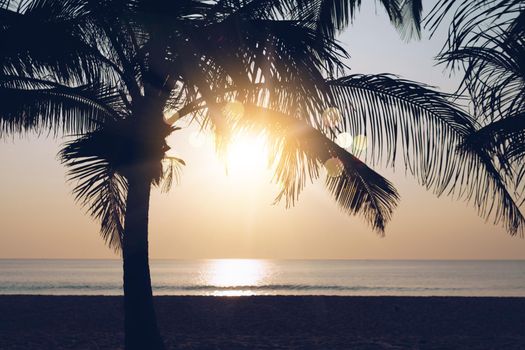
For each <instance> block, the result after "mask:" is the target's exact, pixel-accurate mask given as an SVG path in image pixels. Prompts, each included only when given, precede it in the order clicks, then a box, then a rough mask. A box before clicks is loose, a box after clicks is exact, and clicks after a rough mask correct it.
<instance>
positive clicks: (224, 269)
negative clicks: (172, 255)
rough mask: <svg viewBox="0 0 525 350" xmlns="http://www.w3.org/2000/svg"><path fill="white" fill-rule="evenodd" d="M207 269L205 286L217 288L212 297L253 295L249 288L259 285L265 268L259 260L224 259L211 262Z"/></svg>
mask: <svg viewBox="0 0 525 350" xmlns="http://www.w3.org/2000/svg"><path fill="white" fill-rule="evenodd" d="M210 264H211V266H209V268H208V269H207V271H208V272H207V276H206V277H205V279H206V281H205V282H206V284H208V285H210V286H214V287H217V290H215V291H214V292H213V293H212V295H214V296H240V295H253V294H254V293H253V292H252V291H250V287H255V286H258V285H260V283H261V282H262V280H263V278H264V274H265V266H264V263H263V262H262V261H260V260H252V259H224V260H222V259H221V260H212V261H211V262H210Z"/></svg>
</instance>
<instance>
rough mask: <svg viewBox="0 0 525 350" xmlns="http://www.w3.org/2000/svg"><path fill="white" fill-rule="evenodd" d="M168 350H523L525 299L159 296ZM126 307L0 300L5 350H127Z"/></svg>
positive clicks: (91, 300)
mask: <svg viewBox="0 0 525 350" xmlns="http://www.w3.org/2000/svg"><path fill="white" fill-rule="evenodd" d="M155 302H156V306H157V314H158V319H159V324H160V327H161V331H162V334H163V336H164V338H165V341H166V344H167V347H168V349H225V350H230V349H233V350H236V349H246V350H248V349H358V350H364V349H367V350H372V349H498V350H499V349H508V350H512V349H516V350H517V349H521V350H523V349H525V298H477V297H472V298H456V297H322V296H313V297H311V296H308V297H156V299H155ZM122 344H123V332H122V298H121V297H87V296H56V297H55V296H0V349H122V347H123V346H122Z"/></svg>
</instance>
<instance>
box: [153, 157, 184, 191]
mask: <svg viewBox="0 0 525 350" xmlns="http://www.w3.org/2000/svg"><path fill="white" fill-rule="evenodd" d="M184 165H186V163H185V162H184V160H182V159H180V158H177V157H165V158H164V159H163V175H162V179H161V180H160V181H159V185H160V182H161V183H162V188H161V190H162V192H169V190H170V189H171V187H172V185H173V184H174V183H175V184H178V183H179V182H180V177H181V173H182V167H183V166H184Z"/></svg>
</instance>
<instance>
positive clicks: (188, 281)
mask: <svg viewBox="0 0 525 350" xmlns="http://www.w3.org/2000/svg"><path fill="white" fill-rule="evenodd" d="M150 266H151V273H152V283H153V291H154V294H156V295H215V296H237V295H407V296H408V295H410V296H520V297H525V261H523V260H520V261H426V260H425V261H415V260H410V261H399V260H395V261H388V260H258V259H246V260H244V259H239V260H237V259H224V260H223V259H219V260H152V261H151V265H150ZM0 294H48V295H120V294H122V266H121V262H120V261H119V260H0Z"/></svg>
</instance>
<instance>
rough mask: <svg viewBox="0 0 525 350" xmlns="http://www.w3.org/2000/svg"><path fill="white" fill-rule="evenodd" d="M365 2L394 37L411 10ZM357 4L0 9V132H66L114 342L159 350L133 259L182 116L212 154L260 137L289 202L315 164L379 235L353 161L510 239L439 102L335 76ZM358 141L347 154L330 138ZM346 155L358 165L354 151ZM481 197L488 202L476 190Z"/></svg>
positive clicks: (366, 183) (415, 22) (512, 222)
mask: <svg viewBox="0 0 525 350" xmlns="http://www.w3.org/2000/svg"><path fill="white" fill-rule="evenodd" d="M380 3H381V4H382V5H383V7H384V8H385V9H386V11H387V14H388V16H389V18H390V19H391V21H392V22H393V24H394V25H396V27H398V28H400V29H401V32H402V33H403V34H406V35H410V34H411V33H416V34H417V33H418V32H419V18H420V13H421V4H420V2H419V1H416V0H412V1H409V0H407V1H403V2H401V3H400V2H399V1H388V0H382V1H380ZM359 4H360V1H358V0H355V1H350V0H347V1H343V0H324V1H322V0H317V1H305V0H287V1H274V0H244V1H243V0H215V1H197V0H183V1H168V0H165V1H163V0H118V1H109V0H33V1H19V2H13V1H7V0H0V43H1V45H2V50H0V97H1V100H2V105H1V107H0V132H1V135H2V136H3V137H5V136H7V135H13V134H18V133H24V132H31V131H35V132H38V133H43V132H51V133H53V134H54V135H62V134H66V135H72V136H73V137H74V139H72V140H71V141H70V142H68V143H66V145H65V147H64V148H63V150H62V151H61V153H60V155H61V159H62V161H63V162H64V163H65V164H66V166H68V168H69V175H70V179H71V180H72V181H73V182H74V183H75V188H74V191H73V192H74V195H75V196H76V198H77V199H78V200H79V201H80V202H81V203H82V204H83V205H85V206H86V208H87V210H88V212H89V213H90V214H91V215H92V216H94V217H95V218H96V219H98V220H99V221H100V222H101V234H102V237H103V238H104V239H105V240H106V242H107V243H108V244H109V246H110V247H112V248H114V249H115V250H117V251H120V252H121V254H122V257H123V266H124V309H125V346H126V348H127V349H146V348H147V349H162V348H163V343H162V339H161V337H160V335H159V331H158V327H157V324H156V319H155V311H154V307H153V298H152V290H151V281H150V272H149V263H148V211H149V210H148V209H149V196H150V191H151V185H160V184H161V182H162V181H165V183H166V185H167V186H168V187H169V183H170V182H171V180H172V179H174V178H176V177H177V175H178V172H179V170H180V166H181V165H183V164H184V163H183V161H182V160H180V159H177V158H168V157H167V156H166V152H167V150H168V146H167V144H166V141H165V140H166V137H167V136H168V135H170V134H171V133H172V132H174V131H175V130H176V129H177V128H175V127H173V124H174V123H175V122H176V121H177V120H178V119H180V118H182V117H184V116H187V115H191V116H192V118H193V119H192V120H193V121H195V122H196V123H199V124H200V125H201V127H202V128H207V129H211V130H213V131H214V132H215V135H216V140H217V148H218V150H219V151H221V150H224V148H225V147H226V146H227V144H228V140H229V139H230V135H232V134H234V133H236V132H238V131H239V130H245V129H253V130H256V131H257V132H265V133H266V135H267V136H268V139H269V144H270V147H271V148H272V150H273V153H272V154H274V156H273V158H272V164H273V169H274V170H275V174H276V178H277V179H278V180H279V182H280V184H281V186H282V190H281V192H280V193H279V195H278V197H277V199H281V198H282V199H284V200H285V201H286V203H287V204H288V205H291V204H293V203H294V202H295V201H296V200H297V198H298V195H299V193H300V192H301V190H302V188H303V187H304V185H305V183H306V181H307V180H309V179H310V180H313V179H316V178H318V177H319V176H320V169H321V167H322V166H323V165H325V164H327V165H330V167H331V168H334V165H335V169H336V171H335V172H331V174H330V175H331V176H328V177H327V180H326V184H327V188H328V190H329V191H330V192H331V193H332V195H333V196H334V199H335V200H336V201H337V202H338V203H339V205H340V206H341V208H343V210H345V211H346V212H348V213H349V214H359V215H361V216H363V217H364V218H365V219H366V220H367V221H368V222H369V223H370V225H371V226H372V228H373V229H375V230H376V231H377V232H379V233H380V234H383V232H384V229H385V225H386V224H387V222H388V221H389V220H390V218H391V215H392V212H393V210H394V208H395V206H396V205H397V202H398V199H399V198H398V194H397V192H396V190H395V188H394V187H393V186H392V184H391V183H390V182H388V180H386V179H385V178H383V177H382V176H381V175H379V174H378V173H377V172H375V171H374V170H372V169H371V168H370V167H369V166H368V165H366V164H365V163H364V161H369V162H371V163H372V164H380V163H383V164H387V165H390V166H393V165H394V164H395V161H396V159H402V160H403V161H404V164H405V167H406V169H407V172H409V173H411V174H413V175H414V176H415V177H416V178H417V179H418V180H419V182H420V183H421V184H422V185H424V186H425V187H427V188H429V189H433V190H434V192H435V193H436V194H438V195H439V194H442V193H457V194H458V196H463V197H467V198H473V199H474V201H475V203H476V204H477V205H478V206H479V207H481V208H491V207H497V208H499V209H498V212H497V214H496V215H497V217H498V218H499V219H503V220H505V222H506V223H507V226H508V228H509V230H510V231H511V232H514V231H517V230H522V229H523V226H524V222H525V221H524V219H523V217H522V216H521V214H520V213H519V210H517V208H516V207H515V206H514V203H513V202H511V203H509V202H508V200H507V199H508V197H509V194H508V193H507V191H506V188H505V187H504V185H503V184H502V183H501V181H500V179H499V178H498V177H495V176H493V173H492V172H491V169H489V168H487V167H486V164H485V163H484V162H483V159H482V158H480V156H479V154H478V153H475V152H470V151H469V150H466V151H465V152H462V153H457V152H456V148H457V147H458V146H459V145H461V144H462V143H463V142H464V141H465V139H466V137H468V135H470V134H471V133H472V132H473V130H475V125H474V124H473V121H472V120H471V118H470V117H469V116H468V114H466V113H464V112H463V111H462V110H461V109H460V108H458V107H456V106H454V105H453V104H452V103H451V102H449V100H448V98H449V96H448V95H446V94H442V93H439V92H437V91H434V90H432V89H430V88H428V87H427V86H424V85H422V84H418V83H414V82H410V81H406V80H402V79H398V78H397V77H394V76H390V75H384V74H383V75H348V76H344V73H345V66H344V65H343V63H342V59H343V58H345V57H346V56H347V53H346V52H345V51H344V50H343V48H342V47H341V46H340V45H339V44H338V42H337V41H336V39H335V35H336V34H337V32H338V31H339V30H341V29H343V28H344V27H345V26H346V25H347V24H348V23H349V22H350V21H351V20H352V18H353V16H354V14H355V12H356V11H357V9H358V8H359ZM342 131H347V132H350V133H352V134H365V135H367V136H368V139H369V140H370V142H371V147H370V148H369V149H367V151H366V152H361V153H362V154H357V153H356V154H352V153H350V152H349V151H348V150H346V149H344V148H342V147H340V146H339V145H338V144H337V143H336V142H335V141H334V139H335V138H336V136H337V135H338V134H339V133H340V132H342ZM358 155H362V160H360V159H359V158H358V157H357V156H358ZM486 188H490V189H493V190H494V192H495V193H496V196H495V198H494V199H489V198H487V197H486Z"/></svg>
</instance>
